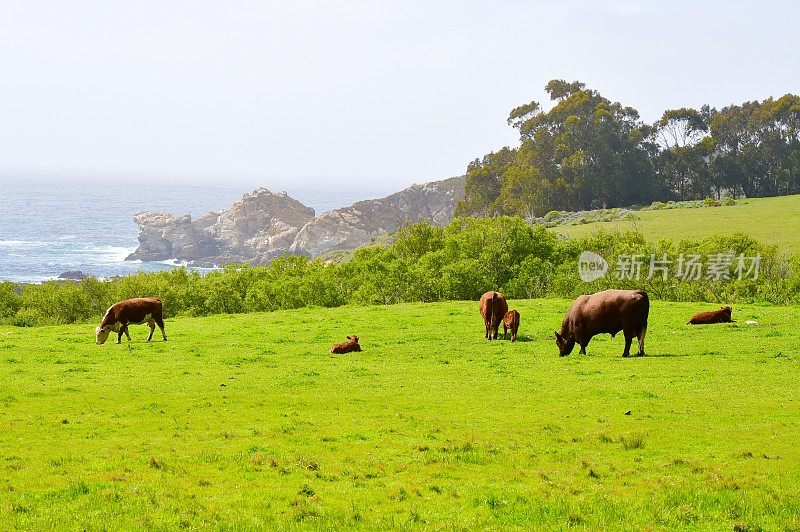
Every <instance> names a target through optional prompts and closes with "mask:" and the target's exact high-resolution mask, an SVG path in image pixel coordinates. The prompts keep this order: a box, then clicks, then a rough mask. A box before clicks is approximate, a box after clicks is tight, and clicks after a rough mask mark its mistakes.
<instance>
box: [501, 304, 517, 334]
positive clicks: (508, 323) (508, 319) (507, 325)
mask: <svg viewBox="0 0 800 532" xmlns="http://www.w3.org/2000/svg"><path fill="white" fill-rule="evenodd" d="M509 329H511V341H512V342H516V341H517V331H518V330H519V312H517V311H516V310H509V311H508V312H506V314H505V316H503V338H505V337H506V333H507V332H508V330H509Z"/></svg>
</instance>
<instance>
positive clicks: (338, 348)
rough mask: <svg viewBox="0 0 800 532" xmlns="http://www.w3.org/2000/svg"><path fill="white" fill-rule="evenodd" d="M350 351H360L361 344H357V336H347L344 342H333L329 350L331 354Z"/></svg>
mask: <svg viewBox="0 0 800 532" xmlns="http://www.w3.org/2000/svg"><path fill="white" fill-rule="evenodd" d="M351 351H361V346H360V345H358V336H356V335H353V336H348V337H347V341H346V342H342V343H341V344H333V347H331V350H330V352H331V353H333V354H339V353H349V352H351Z"/></svg>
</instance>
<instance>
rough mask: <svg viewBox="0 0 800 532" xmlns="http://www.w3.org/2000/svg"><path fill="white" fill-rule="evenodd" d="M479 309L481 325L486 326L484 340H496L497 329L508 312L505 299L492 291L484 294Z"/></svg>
mask: <svg viewBox="0 0 800 532" xmlns="http://www.w3.org/2000/svg"><path fill="white" fill-rule="evenodd" d="M479 309H480V311H481V316H483V324H484V325H485V326H486V339H487V340H492V339H494V340H497V329H499V328H500V322H501V321H503V316H505V314H506V312H508V303H506V298H505V297H503V294H501V293H500V292H495V291H493V290H492V291H489V292H486V293H485V294H483V295H482V296H481V301H480V305H479Z"/></svg>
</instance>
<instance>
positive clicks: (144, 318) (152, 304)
mask: <svg viewBox="0 0 800 532" xmlns="http://www.w3.org/2000/svg"><path fill="white" fill-rule="evenodd" d="M129 323H135V324H137V325H138V324H140V323H147V325H148V327H150V336H148V337H147V341H148V342H149V341H150V340H152V339H153V331H155V329H156V325H158V328H159V329H161V336H163V337H164V341H166V340H167V335H166V333H165V332H164V318H163V316H162V309H161V300H160V299H158V298H157V297H137V298H134V299H126V300H125V301H120V302H118V303H114V304H113V305H111V307H110V308H109V309H108V311H106V315H105V316H103V320H102V321H101V322H100V326H99V327H98V328H97V329H95V336H96V338H97V344H98V345H101V344H103V343H105V341H106V340H107V339H108V335H109V334H110V333H111V331H114V332H116V333H118V334H117V343H118V344H119V343H121V342H122V334H123V333H124V334H125V336H127V337H128V341H129V342H130V340H131V335H130V334H129V333H128V324H129Z"/></svg>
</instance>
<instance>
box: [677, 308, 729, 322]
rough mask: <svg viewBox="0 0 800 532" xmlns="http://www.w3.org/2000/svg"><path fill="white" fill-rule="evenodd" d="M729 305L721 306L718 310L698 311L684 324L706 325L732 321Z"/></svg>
mask: <svg viewBox="0 0 800 532" xmlns="http://www.w3.org/2000/svg"><path fill="white" fill-rule="evenodd" d="M732 322H733V320H732V319H731V307H722V308H720V309H718V310H706V311H705V312H698V313H697V314H695V315H694V316H692V319H690V320H689V323H687V324H686V325H708V324H711V323H732Z"/></svg>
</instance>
